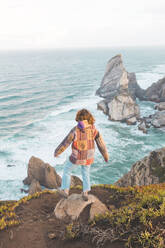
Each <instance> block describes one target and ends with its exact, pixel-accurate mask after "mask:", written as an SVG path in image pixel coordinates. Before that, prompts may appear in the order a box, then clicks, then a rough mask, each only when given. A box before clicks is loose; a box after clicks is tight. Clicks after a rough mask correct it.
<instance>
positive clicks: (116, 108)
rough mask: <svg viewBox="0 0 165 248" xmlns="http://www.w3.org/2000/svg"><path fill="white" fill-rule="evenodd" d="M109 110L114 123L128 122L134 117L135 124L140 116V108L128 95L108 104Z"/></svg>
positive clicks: (115, 98)
mask: <svg viewBox="0 0 165 248" xmlns="http://www.w3.org/2000/svg"><path fill="white" fill-rule="evenodd" d="M108 108H109V112H108V115H109V118H110V120H114V121H124V120H125V121H126V120H129V119H131V118H133V117H134V118H135V119H134V120H133V122H136V118H138V117H139V115H140V110H139V106H138V105H137V104H136V103H135V102H134V100H133V99H132V97H131V96H130V95H129V94H128V93H122V94H119V95H118V96H116V97H114V98H113V100H112V101H111V102H110V103H109V104H108Z"/></svg>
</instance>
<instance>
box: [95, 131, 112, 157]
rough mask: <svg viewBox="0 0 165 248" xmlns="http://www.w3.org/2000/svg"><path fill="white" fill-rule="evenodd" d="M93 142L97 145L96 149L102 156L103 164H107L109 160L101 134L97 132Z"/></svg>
mask: <svg viewBox="0 0 165 248" xmlns="http://www.w3.org/2000/svg"><path fill="white" fill-rule="evenodd" d="M95 142H96V144H97V147H98V149H99V151H100V153H101V155H102V156H103V158H104V160H105V162H108V160H109V155H108V151H107V148H106V145H105V142H104V140H103V138H102V136H101V134H100V133H99V132H98V133H97V135H96V137H95Z"/></svg>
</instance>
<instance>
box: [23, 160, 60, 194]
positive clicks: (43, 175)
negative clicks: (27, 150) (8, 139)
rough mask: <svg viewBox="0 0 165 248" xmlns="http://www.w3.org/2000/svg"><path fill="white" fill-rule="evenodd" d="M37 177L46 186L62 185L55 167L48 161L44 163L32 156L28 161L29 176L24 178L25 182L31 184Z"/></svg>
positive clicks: (55, 186) (56, 186)
mask: <svg viewBox="0 0 165 248" xmlns="http://www.w3.org/2000/svg"><path fill="white" fill-rule="evenodd" d="M33 179H36V180H37V181H38V182H39V183H40V184H41V185H42V186H45V187H46V188H50V189H52V188H58V187H59V186H60V185H61V177H60V176H59V175H58V174H57V173H56V171H55V169H54V168H53V167H52V166H51V165H49V164H48V163H44V161H42V160H41V159H39V158H36V157H34V156H32V157H31V158H30V160H29V163H28V176H27V178H25V179H24V181H23V182H24V184H31V182H32V181H33Z"/></svg>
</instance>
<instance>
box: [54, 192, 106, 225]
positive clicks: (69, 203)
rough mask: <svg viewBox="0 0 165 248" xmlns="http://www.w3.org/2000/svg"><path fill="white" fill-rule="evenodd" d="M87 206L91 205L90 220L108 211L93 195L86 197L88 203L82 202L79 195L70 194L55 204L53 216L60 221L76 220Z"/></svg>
mask: <svg viewBox="0 0 165 248" xmlns="http://www.w3.org/2000/svg"><path fill="white" fill-rule="evenodd" d="M93 204H94V205H93ZM88 205H91V208H90V215H89V218H91V219H93V217H94V214H95V213H96V214H99V213H105V212H106V211H108V209H107V207H106V206H105V205H104V204H103V203H102V202H100V201H99V200H98V199H97V198H96V197H95V196H94V195H91V194H90V195H88V201H84V200H83V199H82V195H81V194H72V195H70V196H69V197H68V198H67V199H61V200H60V201H59V202H58V203H57V205H56V207H55V210H54V214H55V216H56V218H58V219H61V220H64V219H65V218H70V219H71V220H76V219H78V218H79V216H80V214H81V213H82V212H83V210H84V209H85V208H86V207H87V206H88Z"/></svg>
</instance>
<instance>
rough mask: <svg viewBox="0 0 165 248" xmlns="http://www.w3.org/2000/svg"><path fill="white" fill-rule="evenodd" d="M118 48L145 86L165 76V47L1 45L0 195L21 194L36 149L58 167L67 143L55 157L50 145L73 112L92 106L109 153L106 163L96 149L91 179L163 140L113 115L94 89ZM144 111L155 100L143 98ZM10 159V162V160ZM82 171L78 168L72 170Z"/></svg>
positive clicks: (114, 176) (124, 165)
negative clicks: (4, 47) (31, 47)
mask: <svg viewBox="0 0 165 248" xmlns="http://www.w3.org/2000/svg"><path fill="white" fill-rule="evenodd" d="M119 53H120V54H122V56H123V62H124V66H125V68H126V70H127V71H129V72H135V73H136V77H137V80H138V83H139V85H140V86H141V87H142V88H147V87H148V86H150V85H151V84H152V83H153V82H156V81H157V80H158V79H160V78H162V77H163V76H165V48H164V47H160V48H151V47H148V48H145V47H144V48H106V49H101V48H98V49H94V48H93V49H77V50H76V49H75V50H67V49H66V50H62V49H61V50H52V51H51V50H47V51H46V50H43V51H10V52H0V200H6V199H8V200H16V199H20V198H21V197H23V196H24V195H25V194H24V193H21V191H20V188H24V189H27V186H24V185H23V183H22V180H23V179H24V178H25V177H26V175H27V165H28V161H29V159H30V157H31V156H36V157H39V158H40V159H42V160H44V161H45V162H48V163H50V164H51V165H52V166H54V167H55V169H56V171H57V173H59V174H60V175H62V171H63V165H64V162H65V161H66V159H67V157H68V155H69V154H70V148H68V149H67V150H66V151H65V152H64V153H63V154H61V156H60V157H59V158H54V157H53V153H54V149H55V148H56V147H57V146H58V145H59V143H60V142H61V141H62V140H63V138H64V137H65V136H66V135H67V134H68V132H69V131H70V129H71V128H72V127H73V126H75V125H76V121H75V115H76V112H77V111H78V110H79V109H81V108H87V109H89V110H90V111H91V112H92V114H93V115H94V117H95V119H96V127H97V128H98V130H99V131H100V133H101V134H102V136H103V137H104V140H105V142H106V144H107V148H108V151H109V155H110V160H109V162H108V164H106V163H105V162H104V160H103V158H102V157H101V155H100V153H99V151H98V150H96V156H95V162H94V164H93V165H92V167H91V183H92V184H98V183H107V184H109V183H110V184H112V183H114V182H115V181H116V180H118V179H119V178H120V177H121V176H122V175H123V174H124V173H127V172H128V171H129V170H130V168H131V166H132V164H133V163H135V162H136V161H137V160H139V159H141V158H143V157H144V156H145V155H147V154H148V153H149V152H150V151H152V150H154V149H157V148H160V147H163V146H165V133H164V132H163V131H161V130H159V129H155V128H150V130H149V132H148V134H147V135H146V134H143V133H142V132H141V131H139V130H138V128H137V125H136V126H127V125H126V124H123V123H119V122H111V121H109V120H108V117H107V116H106V115H104V114H103V113H102V112H101V111H99V110H97V102H99V101H100V100H101V98H100V97H98V96H96V95H95V92H96V90H97V89H98V88H99V86H100V83H101V80H102V77H103V75H104V72H105V67H106V64H107V62H108V60H109V59H110V58H111V57H113V56H115V55H117V54H119ZM138 103H139V105H140V111H141V116H148V115H149V114H152V113H154V111H155V110H154V105H155V104H154V103H152V102H140V101H138ZM8 165H12V166H11V167H9V166H8ZM73 173H75V174H76V175H78V176H80V177H81V173H80V168H79V167H77V168H76V170H75V171H73Z"/></svg>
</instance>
